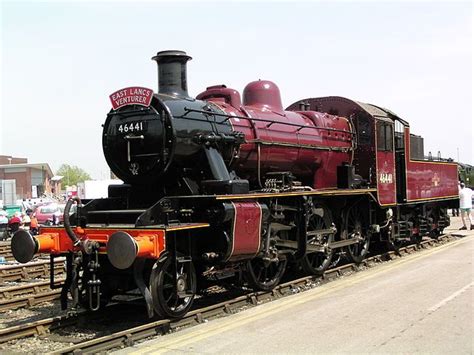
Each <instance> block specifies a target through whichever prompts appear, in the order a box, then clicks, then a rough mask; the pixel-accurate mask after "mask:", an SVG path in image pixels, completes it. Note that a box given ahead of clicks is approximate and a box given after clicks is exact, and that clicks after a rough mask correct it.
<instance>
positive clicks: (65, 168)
mask: <svg viewBox="0 0 474 355" xmlns="http://www.w3.org/2000/svg"><path fill="white" fill-rule="evenodd" d="M56 175H59V176H63V179H62V181H61V183H62V185H63V186H72V185H77V183H78V182H84V181H85V180H90V179H91V177H90V175H89V174H88V173H86V172H85V171H84V170H82V169H81V168H79V167H77V166H75V165H74V166H71V165H69V164H62V165H61V166H60V167H59V169H58V171H56Z"/></svg>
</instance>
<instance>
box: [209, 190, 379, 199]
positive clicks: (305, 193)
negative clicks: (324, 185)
mask: <svg viewBox="0 0 474 355" xmlns="http://www.w3.org/2000/svg"><path fill="white" fill-rule="evenodd" d="M376 191H377V189H364V190H348V189H345V190H325V191H297V192H280V193H278V192H276V193H255V194H244V195H217V196H216V200H242V199H252V198H268V197H291V196H308V195H311V196H314V195H319V196H338V195H339V196H340V195H365V194H369V193H371V192H376Z"/></svg>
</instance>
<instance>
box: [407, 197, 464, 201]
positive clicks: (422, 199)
mask: <svg viewBox="0 0 474 355" xmlns="http://www.w3.org/2000/svg"><path fill="white" fill-rule="evenodd" d="M453 198H459V195H451V196H439V197H425V198H415V199H413V200H407V202H412V201H424V200H446V199H453Z"/></svg>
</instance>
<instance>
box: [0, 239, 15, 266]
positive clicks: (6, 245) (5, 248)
mask: <svg viewBox="0 0 474 355" xmlns="http://www.w3.org/2000/svg"><path fill="white" fill-rule="evenodd" d="M0 256H3V257H4V258H5V260H6V261H13V260H15V259H14V258H13V254H12V248H11V245H10V242H9V241H8V242H0Z"/></svg>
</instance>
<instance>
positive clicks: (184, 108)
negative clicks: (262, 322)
mask: <svg viewBox="0 0 474 355" xmlns="http://www.w3.org/2000/svg"><path fill="white" fill-rule="evenodd" d="M190 59H191V57H190V56H188V55H187V54H186V53H185V52H183V51H174V50H173V51H162V52H158V54H157V55H156V56H155V57H153V60H155V61H156V62H157V64H158V82H159V85H158V93H157V94H155V93H153V90H151V89H148V88H143V87H128V88H124V89H121V90H118V91H116V92H115V93H113V94H112V95H110V101H111V104H112V109H111V111H110V112H109V113H108V114H107V118H106V120H105V123H104V125H103V136H102V145H103V151H104V155H105V158H106V160H107V163H108V165H109V166H110V168H111V170H112V171H113V172H114V173H115V175H116V176H117V177H119V178H120V179H122V180H123V181H124V183H123V184H122V185H112V186H110V187H109V191H108V192H109V196H108V198H104V199H94V200H90V201H81V200H80V199H78V198H74V199H71V200H69V201H68V203H67V205H66V209H65V211H64V227H59V226H58V227H44V228H41V233H40V234H39V235H37V236H32V235H30V234H29V233H28V232H27V231H18V232H17V233H16V234H15V235H14V236H13V238H12V251H13V254H14V256H15V258H16V260H18V261H19V262H28V261H29V260H31V259H32V258H33V256H34V255H35V254H36V253H49V254H50V256H51V262H53V261H54V259H55V258H57V257H59V256H65V257H66V261H67V262H66V263H67V279H66V281H65V283H64V285H63V286H62V293H61V299H62V306H63V308H67V306H68V302H70V299H71V298H72V307H73V308H75V307H77V306H78V305H82V306H85V307H87V308H90V309H91V310H97V309H98V308H100V307H101V306H103V305H104V304H105V303H107V302H108V301H109V300H110V298H111V297H112V296H114V295H116V294H119V293H123V292H127V291H129V290H132V289H136V288H138V289H139V290H140V292H141V293H142V295H143V296H144V299H145V301H146V305H147V310H148V314H149V316H150V317H151V316H154V314H155V313H156V314H157V315H158V316H160V317H171V318H179V317H182V316H183V315H184V314H185V313H186V312H187V311H188V310H189V309H190V307H191V306H192V303H193V299H194V297H195V295H196V294H197V293H198V292H200V290H202V289H203V288H205V287H208V286H209V285H210V284H215V283H219V282H222V281H223V280H225V281H226V282H245V283H246V284H247V285H249V286H251V287H253V288H254V289H256V290H270V289H272V288H273V287H275V286H276V285H277V284H278V283H279V282H280V280H281V278H282V276H283V274H284V273H285V270H286V269H287V267H288V265H289V264H292V265H295V266H297V267H299V268H302V269H303V270H304V271H305V272H306V273H309V274H314V275H320V274H322V273H323V272H324V271H325V270H326V269H327V268H328V267H329V266H330V265H331V263H333V262H334V260H336V259H337V258H339V257H340V256H341V255H342V256H346V257H348V258H350V259H352V260H353V261H355V262H361V261H362V260H363V259H364V257H366V255H367V253H368V252H369V246H370V244H371V242H373V241H374V240H377V241H383V242H386V243H389V244H390V245H391V246H393V247H395V248H397V247H399V246H400V245H401V244H402V243H404V242H406V241H414V242H416V241H419V240H420V239H421V238H422V237H423V236H425V235H432V236H436V235H438V234H439V233H441V232H442V230H443V229H444V228H445V227H446V226H448V225H449V217H448V215H447V213H446V211H447V208H450V207H454V206H456V204H457V198H458V190H457V177H458V173H457V166H456V164H454V163H452V162H433V161H426V160H423V158H424V155H423V152H422V145H421V148H420V144H419V143H420V142H419V140H417V137H418V136H414V135H411V134H410V127H409V124H408V122H406V121H404V120H403V119H401V118H400V117H399V116H397V115H396V114H395V113H393V112H391V111H389V110H387V109H384V108H382V107H378V106H375V105H371V104H365V103H361V102H357V101H353V100H349V99H347V98H343V97H323V98H304V99H301V100H298V101H297V102H295V103H293V104H292V105H290V106H289V107H287V108H286V109H284V108H283V105H282V102H281V97H280V91H279V89H278V87H277V86H276V85H275V84H274V83H273V82H271V81H266V80H258V81H254V82H251V83H250V84H248V85H247V86H246V87H245V89H244V91H243V99H241V96H240V94H239V92H238V91H236V90H234V89H231V88H228V87H226V86H225V85H217V86H211V87H208V88H207V89H206V90H205V91H204V92H202V93H200V94H199V95H198V96H197V97H196V98H193V97H190V96H189V94H188V91H187V75H186V71H187V62H188V61H189V60H190ZM74 204H77V205H78V206H77V211H76V212H75V213H74V214H73V215H71V216H69V211H70V209H71V207H72V206H73V205H74ZM51 270H53V268H51ZM242 280H243V281H242ZM51 287H55V283H54V274H53V273H52V274H51ZM69 294H70V295H71V296H69Z"/></svg>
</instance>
